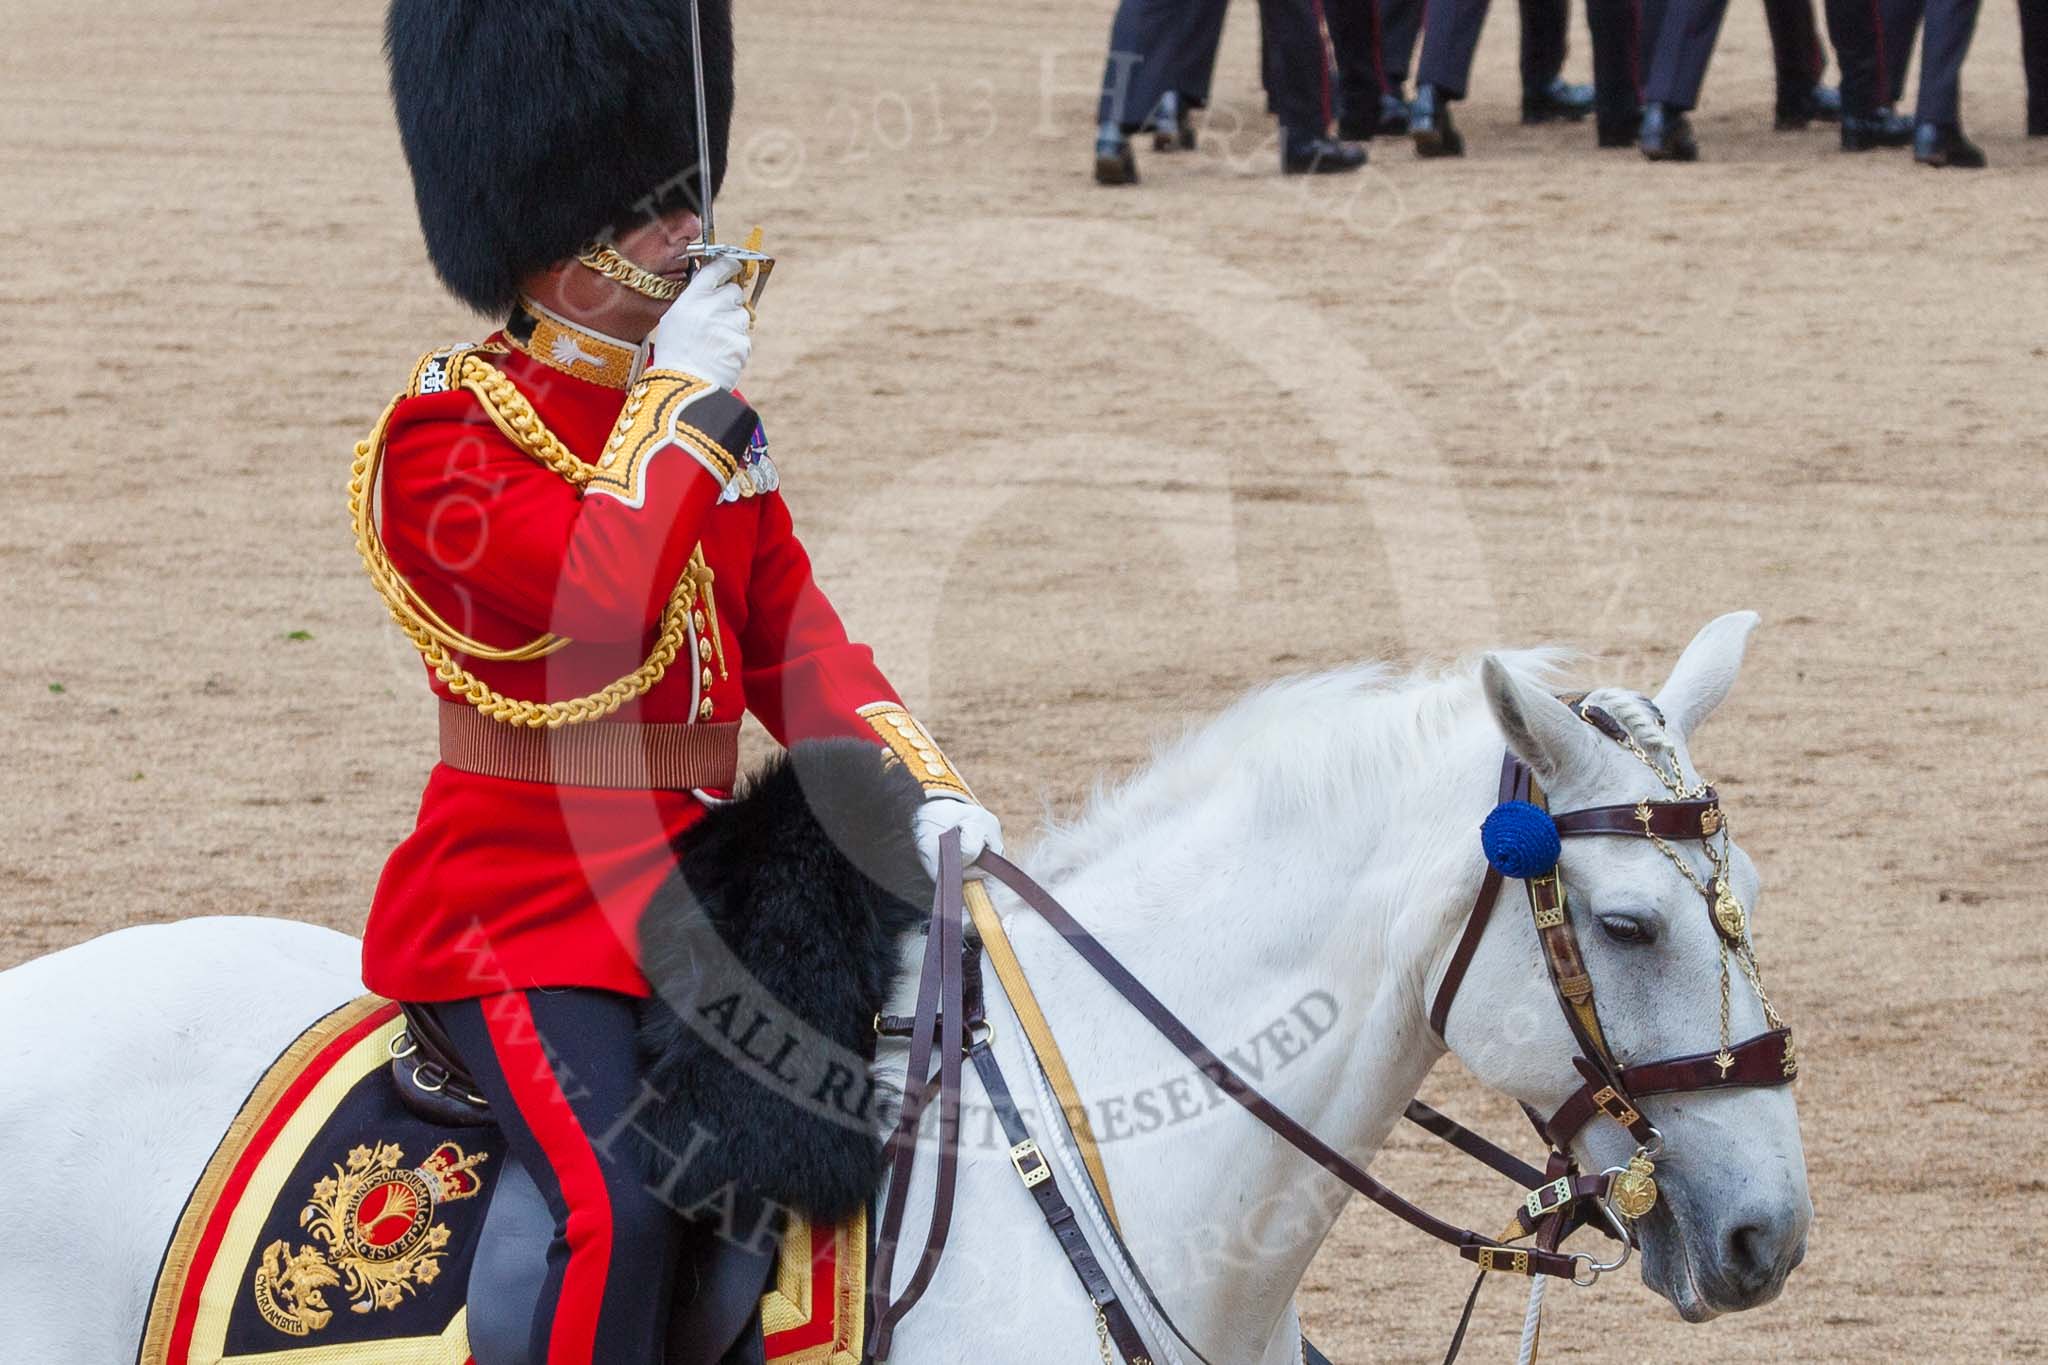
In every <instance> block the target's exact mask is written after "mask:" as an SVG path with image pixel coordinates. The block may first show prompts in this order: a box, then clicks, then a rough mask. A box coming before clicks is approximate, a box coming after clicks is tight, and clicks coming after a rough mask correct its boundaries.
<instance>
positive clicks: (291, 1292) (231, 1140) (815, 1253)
mask: <svg viewBox="0 0 2048 1365" xmlns="http://www.w3.org/2000/svg"><path fill="white" fill-rule="evenodd" d="M404 1027H405V1025H404V1019H403V1017H402V1016H401V1015H400V1014H399V1011H398V1007H397V1006H396V1005H394V1004H392V1003H390V1002H389V1001H386V1000H380V999H378V998H376V997H374V996H366V997H364V998H362V999H360V1000H357V1001H354V1002H352V1003H350V1004H348V1005H345V1006H343V1007H342V1008H341V1009H339V1010H336V1011H335V1012H334V1013H333V1014H330V1015H329V1016H327V1017H326V1018H325V1019H322V1020H320V1021H319V1022H318V1023H316V1024H315V1025H313V1027H311V1028H310V1029H308V1030H307V1031H306V1032H305V1033H304V1034H303V1035H301V1036H300V1037H299V1038H298V1039H297V1040H296V1041H294V1042H293V1044H292V1045H291V1046H290V1047H289V1048H287V1049H286V1050H285V1052H284V1053H283V1055H281V1056H280V1057H279V1058H278V1059H277V1061H275V1062H274V1063H272V1064H271V1067H270V1069H269V1071H268V1072H267V1073H266V1074H265V1075H264V1076H263V1078H262V1079H261V1080H260V1081H258V1082H257V1084H256V1088H255V1089H254V1090H253V1091H252V1092H251V1093H250V1096H249V1098H248V1099H247V1100H246V1101H244V1103H243V1106H242V1111H241V1113H239V1114H238V1115H236V1117H235V1120H234V1123H233V1124H232V1125H231V1126H230V1127H229V1129H228V1133H227V1136H226V1137H224V1138H223V1139H222V1140H221V1144H220V1146H219V1148H218V1149H217V1150H216V1151H215V1152H214V1155H213V1158H212V1160H211V1161H209V1162H208V1164H207V1167H206V1170H205V1171H204V1172H203V1173H202V1174H201V1176H200V1179H199V1183H198V1185H197V1187H196V1188H195V1189H194V1190H193V1192H192V1196H191V1198H190V1199H189V1200H188V1201H187V1203H186V1206H185V1211H184V1213H183V1214H182V1215H181V1216H180V1218H179V1221H178V1227H177V1229H176V1231H175V1232H174V1234H173V1236H172V1239H171V1245H170V1247H169V1250H168V1251H167V1252H166V1253H165V1256H164V1262H163V1266H162V1269H161V1270H160V1271H159V1272H158V1276H157V1283H156V1289H155V1292H154V1294H153V1296H152V1298H151V1302H150V1311H149V1318H148V1323H147V1326H146V1329H145V1333H144V1337H143V1342H142V1349H141V1352H140V1354H139V1356H138V1362H139V1365H258V1362H274V1365H286V1362H289V1365H401V1363H402V1365H466V1362H468V1361H469V1359H470V1354H469V1334H468V1310H467V1304H466V1300H467V1295H468V1287H469V1271H470V1265H471V1262H472V1261H473V1260H474V1257H475V1253H476V1245H477V1239H478V1235H479V1233H480V1232H481V1230H482V1227H483V1223H484V1214H485V1212H486V1210H487V1209H488V1207H489V1204H490V1196H491V1191H492V1187H493V1177H494V1172H495V1171H496V1169H497V1168H498V1167H500V1166H502V1164H503V1162H504V1159H505V1158H504V1155H503V1153H504V1150H505V1149H504V1140H503V1138H502V1137H501V1136H500V1135H499V1133H498V1131H497V1130H496V1129H495V1128H492V1127H488V1126H485V1127H469V1128H461V1129H454V1128H447V1129H444V1128H440V1127H437V1126H436V1125H434V1124H432V1123H429V1122H427V1121H426V1120H424V1119H421V1118H419V1117H418V1116H416V1115H414V1114H413V1113H412V1112H411V1111H409V1110H407V1109H406V1108H405V1107H404V1106H403V1105H402V1104H401V1103H400V1101H399V1099H398V1095H397V1091H396V1089H395V1088H394V1087H393V1085H392V1083H391V1079H390V1063H391V1044H392V1042H393V1040H394V1039H396V1038H397V1037H398V1035H399V1034H400V1033H401V1032H402V1031H403V1030H404ZM866 1262H867V1223H866V1219H865V1217H864V1216H860V1215H856V1216H855V1217H854V1218H852V1219H850V1220H849V1221H848V1222H847V1223H846V1224H844V1225H842V1226H840V1227H837V1228H819V1227H812V1226H809V1225H807V1224H803V1223H802V1222H801V1220H799V1221H798V1223H797V1225H796V1226H794V1227H792V1228H791V1229H790V1231H789V1233H788V1234H787V1236H786V1237H785V1239H784V1242H783V1245H782V1254H781V1258H780V1261H779V1263H778V1265H777V1269H776V1274H775V1279H774V1281H773V1283H772V1285H771V1287H770V1289H769V1292H768V1293H767V1294H766V1295H765V1296H764V1297H763V1298H762V1301H761V1309H762V1321H763V1324H764V1328H765V1330H766V1332H767V1346H768V1359H769V1361H770V1362H771V1363H772V1365H858V1362H859V1360H860V1353H861V1341H862V1326H863V1324H862V1318H861V1309H862V1304H863V1301H864V1298H865V1294H866Z"/></svg>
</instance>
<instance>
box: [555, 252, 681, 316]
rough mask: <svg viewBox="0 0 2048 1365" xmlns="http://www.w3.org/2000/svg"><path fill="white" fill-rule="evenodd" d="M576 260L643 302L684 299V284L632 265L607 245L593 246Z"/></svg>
mask: <svg viewBox="0 0 2048 1365" xmlns="http://www.w3.org/2000/svg"><path fill="white" fill-rule="evenodd" d="M576 260H577V263H578V264H581V265H587V266H589V267H590V268H591V269H592V270H595V271H596V272H597V273H598V274H600V275H602V276H604V277H605V278H606V279H608V280H610V281H612V282H613V283H615V284H623V285H624V286H626V288H628V289H630V290H632V291H633V292H634V293H636V294H638V295H640V296H641V297H642V298H649V299H653V300H654V301H655V302H656V303H674V302H675V301H676V299H678V298H679V297H681V296H682V292H683V286H682V285H681V283H679V282H678V281H675V280H671V279H667V278H665V277H663V276H661V275H657V274H655V273H654V272H653V271H652V270H648V269H646V268H645V267H643V266H637V265H635V264H633V263H632V262H631V261H629V260H627V259H626V258H625V257H624V256H621V255H620V254H619V252H618V248H616V247H613V246H610V245H608V244H606V243H604V242H592V243H591V244H590V245H589V246H587V247H585V248H583V251H582V254H580V255H579V256H577V257H576Z"/></svg>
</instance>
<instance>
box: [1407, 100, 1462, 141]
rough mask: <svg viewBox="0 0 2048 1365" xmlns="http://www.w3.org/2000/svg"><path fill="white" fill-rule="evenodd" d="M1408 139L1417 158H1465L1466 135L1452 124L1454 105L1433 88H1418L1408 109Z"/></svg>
mask: <svg viewBox="0 0 2048 1365" xmlns="http://www.w3.org/2000/svg"><path fill="white" fill-rule="evenodd" d="M1408 136H1409V137H1411V138H1413V139H1414V140H1415V155H1417V156H1463V155H1465V135H1464V134H1463V133H1461V132H1459V131H1458V129H1457V125H1455V124H1454V123H1452V122H1451V102H1450V100H1449V99H1448V98H1446V97H1445V95H1444V93H1443V92H1442V91H1441V90H1439V89H1437V88H1436V87H1435V86H1433V85H1422V86H1417V87H1416V89H1415V98H1414V99H1413V100H1412V101H1410V102H1409V105H1408Z"/></svg>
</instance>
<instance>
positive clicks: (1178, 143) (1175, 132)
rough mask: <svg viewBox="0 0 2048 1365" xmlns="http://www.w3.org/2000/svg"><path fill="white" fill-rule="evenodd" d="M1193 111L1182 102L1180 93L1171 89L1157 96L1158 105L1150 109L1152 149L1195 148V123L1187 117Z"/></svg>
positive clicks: (1159, 150) (1163, 150)
mask: <svg viewBox="0 0 2048 1365" xmlns="http://www.w3.org/2000/svg"><path fill="white" fill-rule="evenodd" d="M1192 112H1193V111H1192V110H1190V109H1189V108H1188V107H1187V105H1186V104H1185V103H1183V102H1182V100H1181V97H1180V95H1179V94H1178V93H1177V92H1175V91H1172V90H1169V91H1167V92H1166V93H1165V94H1163V95H1161V96H1160V97H1159V107H1158V108H1157V109H1154V110H1153V111H1152V150H1153V151H1155V152H1176V151H1178V152H1192V151H1193V150H1195V125H1194V123H1193V121H1192V120H1190V118H1189V117H1188V116H1189V114H1191V113H1192Z"/></svg>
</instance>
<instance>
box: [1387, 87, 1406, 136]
mask: <svg viewBox="0 0 2048 1365" xmlns="http://www.w3.org/2000/svg"><path fill="white" fill-rule="evenodd" d="M1380 133H1381V135H1382V136H1384V137H1406V136H1408V98H1407V96H1405V95H1403V94H1402V93H1401V87H1400V86H1398V85H1397V86H1395V87H1394V93H1393V94H1391V95H1381V96H1380Z"/></svg>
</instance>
